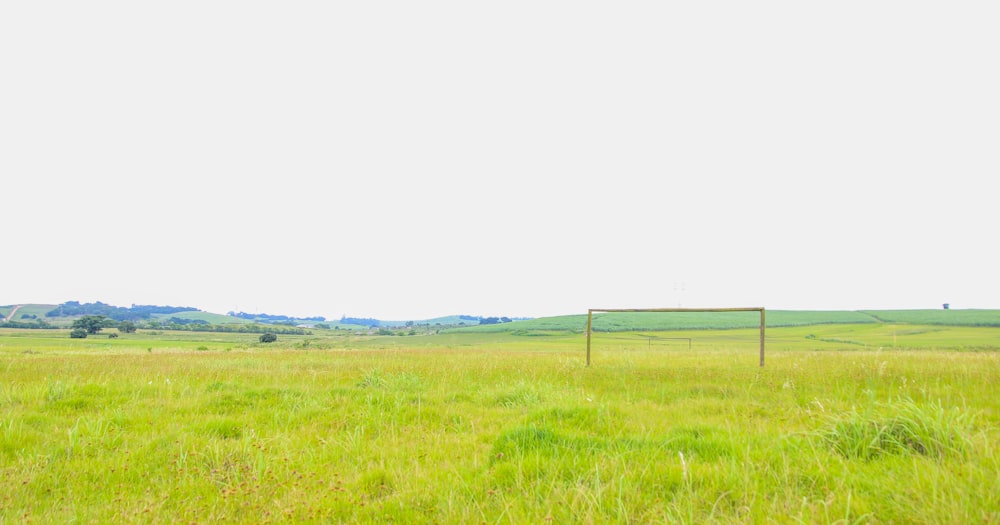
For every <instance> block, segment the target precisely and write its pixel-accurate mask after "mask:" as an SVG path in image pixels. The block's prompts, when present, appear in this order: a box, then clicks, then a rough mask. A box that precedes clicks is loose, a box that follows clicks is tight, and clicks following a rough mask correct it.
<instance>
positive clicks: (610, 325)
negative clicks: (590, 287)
mask: <svg viewBox="0 0 1000 525" xmlns="http://www.w3.org/2000/svg"><path fill="white" fill-rule="evenodd" d="M765 322H766V324H767V326H769V327H787V326H812V325H820V324H884V323H891V324H904V323H905V324H935V325H950V326H994V327H1000V310H870V311H846V310H843V311H841V310H835V311H822V310H817V311H809V310H767V311H766V312H765ZM759 325H760V314H759V313H758V312H670V313H663V312H628V313H621V312H611V313H594V317H593V330H594V331H598V332H614V331H631V330H683V329H696V330H724V329H735V328H751V327H755V326H759ZM586 329H587V314H586V313H584V314H580V315H563V316H555V317H544V318H539V319H531V320H526V321H517V322H514V323H504V324H495V325H484V326H470V327H462V328H455V329H453V330H457V331H463V332H515V331H521V332H525V331H531V330H542V331H569V332H583V331H585V330H586Z"/></svg>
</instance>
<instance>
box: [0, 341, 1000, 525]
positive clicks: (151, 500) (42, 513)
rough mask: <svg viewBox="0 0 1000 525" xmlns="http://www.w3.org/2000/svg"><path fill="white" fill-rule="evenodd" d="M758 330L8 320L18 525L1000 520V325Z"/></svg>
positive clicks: (0, 438)
mask: <svg viewBox="0 0 1000 525" xmlns="http://www.w3.org/2000/svg"><path fill="white" fill-rule="evenodd" d="M904 330H905V331H906V333H900V332H901V331H904ZM756 333H757V332H756V330H754V329H740V330H723V331H707V330H690V331H686V332H655V333H654V334H655V335H658V336H662V337H664V338H666V337H673V336H686V335H690V336H692V337H693V344H692V348H691V349H690V350H689V349H688V348H687V346H686V343H685V344H683V345H677V344H675V343H674V342H673V340H667V339H664V340H662V341H660V342H655V343H651V339H650V337H649V336H648V334H638V333H632V334H629V333H624V334H622V333H619V334H614V333H610V334H609V333H604V334H598V335H597V336H596V338H595V340H594V361H593V366H591V367H589V368H588V367H586V366H584V359H583V357H584V356H583V353H584V351H583V348H584V339H583V337H582V336H581V335H579V334H555V335H530V336H528V335H524V336H518V335H514V334H511V333H502V334H489V333H468V334H463V333H458V334H455V333H449V334H438V335H429V336H419V337H364V336H359V335H356V334H334V333H333V331H329V332H325V331H324V332H323V333H321V334H317V335H312V336H297V337H285V336H281V337H280V338H279V340H278V342H276V343H273V344H271V345H261V344H259V343H256V342H255V341H256V336H254V335H253V334H214V333H211V334H209V333H187V332H161V333H150V332H145V331H140V332H139V333H137V334H128V335H123V336H121V337H120V338H118V339H106V338H104V339H92V338H88V339H85V340H71V339H69V338H68V336H67V335H66V331H64V330H60V331H55V332H54V333H51V334H50V333H46V334H39V333H38V332H37V331H29V330H0V523H8V522H10V523H13V522H18V523H20V522H28V521H33V522H45V523H52V522H70V521H74V522H98V523H107V522H143V523H175V522H198V523H203V522H222V523H262V522H289V521H290V522H337V523H346V522H351V523H354V522H383V523H384V522H396V523H481V522H486V523H759V522H780V523H834V522H842V523H887V522H893V523H995V522H997V521H1000V481H998V479H997V476H996V472H998V471H1000V459H998V458H1000V456H998V454H997V452H998V445H997V443H1000V441H998V438H1000V398H998V397H997V396H996V395H995V385H996V384H997V383H998V380H1000V353H998V352H997V350H998V348H997V342H998V341H1000V338H998V337H997V336H998V334H1000V330H998V329H995V328H975V327H941V326H923V325H921V326H913V325H905V326H901V327H896V328H895V333H894V328H893V326H892V325H888V324H870V323H869V324H853V325H817V326H803V327H786V328H774V329H772V330H769V331H768V334H769V341H768V361H767V366H766V367H764V368H760V367H758V366H757V355H756ZM685 334H686V335H685ZM42 335H44V336H45V337H42ZM810 336H812V337H810ZM894 337H895V341H896V344H897V347H896V348H895V349H894V348H892V347H891V345H890V344H891V342H892V341H893V338H894ZM661 343H662V344H661Z"/></svg>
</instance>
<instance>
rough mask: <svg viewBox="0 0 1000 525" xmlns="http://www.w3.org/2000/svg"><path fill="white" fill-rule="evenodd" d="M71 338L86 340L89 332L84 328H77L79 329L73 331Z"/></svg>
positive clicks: (70, 334)
mask: <svg viewBox="0 0 1000 525" xmlns="http://www.w3.org/2000/svg"><path fill="white" fill-rule="evenodd" d="M69 336H70V338H72V339H86V338H87V331H86V330H84V329H83V328H77V329H75V330H73V331H72V332H70V333H69Z"/></svg>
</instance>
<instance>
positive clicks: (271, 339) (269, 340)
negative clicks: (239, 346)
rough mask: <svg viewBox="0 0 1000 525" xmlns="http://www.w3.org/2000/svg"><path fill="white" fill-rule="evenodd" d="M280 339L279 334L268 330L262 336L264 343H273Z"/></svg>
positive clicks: (261, 340)
mask: <svg viewBox="0 0 1000 525" xmlns="http://www.w3.org/2000/svg"><path fill="white" fill-rule="evenodd" d="M277 340H278V336H276V335H274V334H272V333H270V332H268V333H266V334H263V335H261V336H260V342H262V343H273V342H275V341H277Z"/></svg>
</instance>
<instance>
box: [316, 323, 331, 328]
mask: <svg viewBox="0 0 1000 525" xmlns="http://www.w3.org/2000/svg"><path fill="white" fill-rule="evenodd" d="M316 328H322V329H323V330H329V329H330V325H328V324H326V323H316Z"/></svg>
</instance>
